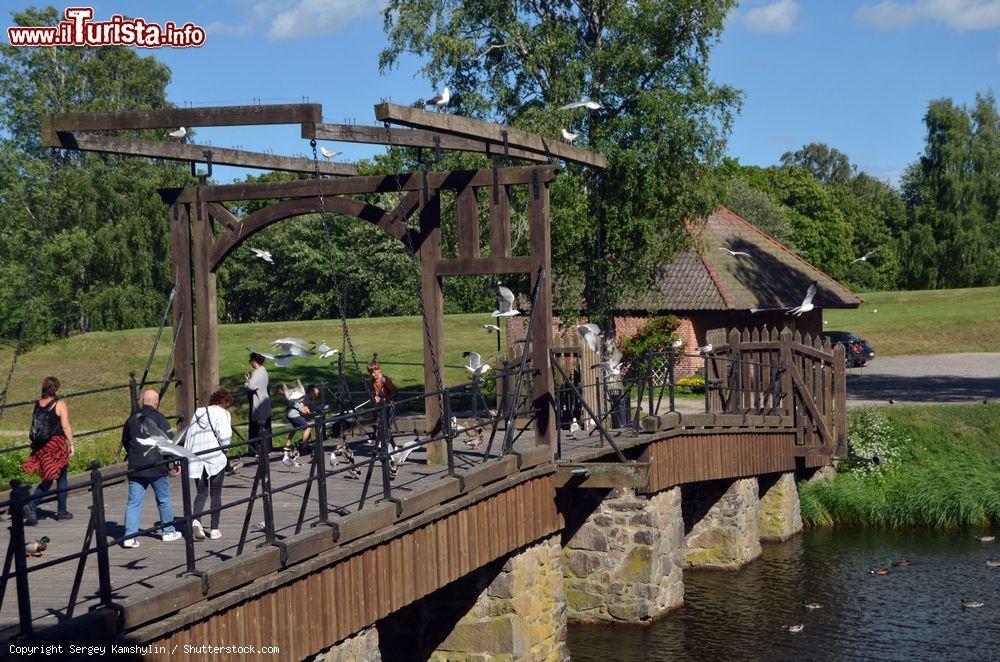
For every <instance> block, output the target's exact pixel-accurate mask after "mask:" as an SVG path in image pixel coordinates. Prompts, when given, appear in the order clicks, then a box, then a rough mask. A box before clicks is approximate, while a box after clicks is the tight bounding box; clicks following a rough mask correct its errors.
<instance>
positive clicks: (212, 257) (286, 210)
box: [208, 191, 420, 273]
mask: <svg viewBox="0 0 1000 662" xmlns="http://www.w3.org/2000/svg"><path fill="white" fill-rule="evenodd" d="M419 207H420V195H419V192H416V191H413V192H411V193H409V194H407V195H406V196H405V197H404V198H403V200H402V202H400V203H399V205H397V206H396V208H395V209H393V210H392V211H391V212H387V211H385V210H384V209H382V208H381V207H377V206H375V205H372V204H368V203H367V202H361V201H359V200H351V199H350V198H332V197H331V198H324V199H322V200H320V198H319V197H313V198H295V199H292V200H285V201H283V202H277V203H275V204H273V205H268V206H267V207H264V208H263V209H260V210H258V211H255V212H254V213H252V214H250V215H249V216H247V217H246V218H245V219H243V220H242V221H240V220H239V219H237V218H236V216H235V215H233V213H232V212H230V211H229V210H228V209H226V208H225V207H224V206H222V205H221V204H217V203H209V205H208V208H209V213H210V214H211V216H212V218H213V219H215V220H216V221H218V222H219V223H221V224H222V225H224V226H225V227H226V228H228V231H227V232H225V233H224V234H221V235H219V237H218V238H217V239H216V240H215V241H214V242H213V244H212V248H211V251H210V252H209V262H208V269H209V271H211V272H212V273H214V272H215V271H216V270H217V269H218V268H219V265H220V264H222V262H223V260H225V259H226V257H227V256H228V255H229V254H230V253H232V252H233V251H234V250H236V249H237V248H239V247H240V245H241V244H243V242H245V241H246V240H247V239H249V238H250V237H252V236H253V235H255V234H256V233H258V232H260V231H261V230H263V229H264V228H266V227H268V226H269V225H272V224H274V223H277V222H278V221H283V220H285V219H286V218H292V217H293V216H301V215H303V214H318V213H323V212H325V213H328V214H341V215H344V216H353V217H355V218H360V219H361V220H363V221H368V222H369V223H371V224H372V225H375V226H378V227H379V228H381V229H382V230H383V231H384V232H385V233H386V234H388V235H389V236H391V237H394V238H395V239H398V240H400V241H401V242H403V243H404V244H407V245H408V246H412V247H413V248H414V249H416V248H417V247H418V246H419V244H420V235H419V233H418V232H416V231H414V230H413V229H411V228H410V227H409V226H408V225H407V224H406V219H407V218H409V217H410V216H411V215H412V214H413V213H414V212H416V211H417V209H419Z"/></svg>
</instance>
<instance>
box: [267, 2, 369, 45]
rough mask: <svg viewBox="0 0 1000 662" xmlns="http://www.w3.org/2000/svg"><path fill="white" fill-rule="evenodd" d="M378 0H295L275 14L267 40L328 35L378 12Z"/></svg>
mask: <svg viewBox="0 0 1000 662" xmlns="http://www.w3.org/2000/svg"><path fill="white" fill-rule="evenodd" d="M380 4H381V3H380V2H378V1H377V0H298V1H297V2H295V3H294V4H293V5H292V6H291V7H289V8H287V9H283V10H281V11H280V12H278V13H277V15H275V16H274V18H273V20H272V21H271V25H270V27H269V28H268V31H267V37H268V39H297V38H299V37H315V36H318V35H324V34H330V33H331V32H336V31H338V30H340V29H341V28H343V27H345V26H346V25H347V24H348V23H350V22H351V21H354V20H355V19H358V18H364V17H367V16H371V15H374V14H375V13H376V12H378V9H379V6H380Z"/></svg>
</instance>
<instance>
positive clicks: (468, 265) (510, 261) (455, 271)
mask: <svg viewBox="0 0 1000 662" xmlns="http://www.w3.org/2000/svg"><path fill="white" fill-rule="evenodd" d="M530 272H531V258H530V257H528V256H517V257H480V258H475V259H462V258H458V259H448V260H438V262H437V267H436V269H435V273H437V275H438V276H484V275H488V274H524V273H530Z"/></svg>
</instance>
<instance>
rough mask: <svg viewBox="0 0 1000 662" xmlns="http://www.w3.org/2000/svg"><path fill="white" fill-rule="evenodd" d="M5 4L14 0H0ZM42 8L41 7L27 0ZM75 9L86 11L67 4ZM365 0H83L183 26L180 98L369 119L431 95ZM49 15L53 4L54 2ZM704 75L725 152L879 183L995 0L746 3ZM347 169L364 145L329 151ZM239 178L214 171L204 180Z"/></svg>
mask: <svg viewBox="0 0 1000 662" xmlns="http://www.w3.org/2000/svg"><path fill="white" fill-rule="evenodd" d="M3 4H4V6H5V7H6V8H8V9H17V8H21V7H24V6H27V5H28V4H36V3H21V2H10V1H9V0H8V1H5V2H4V3H3ZM37 4H41V3H37ZM77 4H85V3H77ZM379 4H380V3H379V1H378V0H376V1H374V2H373V1H371V0H282V1H278V0H202V1H200V2H184V1H180V0H174V1H173V2H170V3H163V2H151V1H131V2H126V1H124V0H118V1H115V2H112V1H106V0H95V1H94V2H92V3H90V5H91V6H93V7H94V9H95V12H96V16H97V18H99V19H100V18H107V17H108V16H110V15H111V14H112V13H123V14H126V15H129V16H136V17H142V18H144V19H147V20H150V21H155V22H158V23H163V22H164V21H167V20H173V21H175V22H177V23H184V22H186V21H193V22H195V23H197V24H199V25H202V26H203V27H205V28H206V29H207V31H208V37H207V40H206V43H205V45H204V46H202V47H201V48H196V49H185V50H172V49H161V50H156V51H147V52H148V53H150V54H152V55H154V56H155V57H157V58H159V59H161V60H162V61H163V62H165V63H166V64H167V65H169V66H170V68H171V70H172V71H173V74H174V78H173V82H172V83H171V85H170V88H169V96H170V99H171V100H172V101H173V102H175V103H176V104H178V105H182V104H185V103H189V104H194V105H229V104H239V103H251V102H252V100H253V99H255V98H259V99H260V100H261V102H263V103H288V102H299V101H302V100H303V97H308V99H309V100H310V101H313V102H319V103H322V104H323V109H324V116H325V119H326V120H327V121H333V122H339V121H342V120H344V119H345V118H352V119H353V120H355V121H357V122H358V123H361V124H370V123H372V122H373V120H374V115H373V112H372V105H373V104H375V103H377V102H378V101H379V100H380V99H382V98H389V99H392V100H394V101H399V102H404V103H408V102H410V101H412V100H414V99H416V98H421V97H427V96H429V95H430V94H431V93H432V92H433V90H432V89H431V86H430V84H429V82H428V81H425V80H423V79H422V78H420V77H419V76H418V75H417V70H418V69H419V64H420V63H419V62H416V61H414V60H405V61H404V62H403V63H402V64H401V66H399V67H398V68H397V69H396V70H394V71H393V72H390V73H389V74H387V75H384V76H383V75H380V74H379V72H378V53H379V51H380V49H381V48H382V47H383V46H384V43H385V38H384V36H383V33H382V19H381V16H380V15H379ZM57 6H58V7H59V8H60V9H62V8H63V5H57ZM712 67H713V77H714V78H715V79H716V80H717V81H719V82H726V83H729V84H732V85H734V86H736V87H738V88H740V89H742V90H743V92H744V95H745V98H744V107H743V111H742V114H741V115H740V117H739V118H738V120H737V121H736V123H735V126H734V129H733V132H732V135H731V136H730V140H729V153H730V155H731V156H734V157H737V158H738V159H739V160H740V161H741V162H742V163H745V164H758V165H770V164H773V163H775V162H777V160H778V158H779V157H780V156H781V154H782V153H783V152H785V151H787V150H789V149H796V148H798V147H799V146H801V145H803V144H805V143H808V142H813V141H819V142H826V143H828V144H830V145H832V146H834V147H837V148H838V149H840V150H842V151H844V152H846V153H847V154H848V155H849V156H850V157H851V159H852V160H853V161H854V162H855V163H857V164H858V165H859V166H860V167H862V168H863V169H865V170H867V171H869V172H870V173H872V174H874V175H876V176H879V177H882V178H888V179H891V180H893V181H895V179H896V178H897V177H898V175H899V174H900V172H901V171H902V170H903V168H905V167H906V165H907V164H908V163H910V162H912V161H913V160H914V159H915V158H916V156H917V154H918V153H919V152H920V149H921V146H922V144H923V137H924V132H923V125H922V121H921V119H922V117H923V114H924V111H925V110H926V106H927V103H928V101H929V100H931V99H934V98H938V97H945V96H947V97H952V98H954V99H956V100H957V101H959V102H963V103H968V102H971V101H972V100H973V99H974V97H975V93H976V92H977V91H985V90H987V89H989V88H993V89H994V90H997V91H1000V0H745V1H744V2H743V3H741V5H740V7H739V8H738V9H737V10H736V11H735V12H734V13H733V14H732V15H731V16H730V19H729V22H728V25H727V28H726V31H725V34H724V35H723V38H722V41H721V43H720V44H719V45H718V46H717V47H716V49H715V51H714V54H713V57H712ZM199 141H207V142H211V143H213V144H215V145H219V146H235V145H242V146H243V147H245V148H248V149H269V150H273V151H275V152H278V153H285V154H304V153H305V152H306V151H308V144H307V143H306V141H303V140H302V139H301V138H299V136H298V131H297V128H296V127H292V126H288V127H275V128H261V127H247V128H236V129H228V128H218V129H201V130H200V131H199ZM341 145H342V146H340V147H337V149H342V150H343V151H344V156H343V157H340V158H343V159H345V160H350V159H354V158H360V157H364V156H369V155H370V154H371V153H372V152H371V149H370V148H367V147H364V146H358V145H349V144H341ZM240 174H242V173H241V172H240V171H238V170H236V169H232V168H219V169H217V170H216V175H217V178H218V179H221V180H226V179H229V178H232V177H234V176H238V175H240Z"/></svg>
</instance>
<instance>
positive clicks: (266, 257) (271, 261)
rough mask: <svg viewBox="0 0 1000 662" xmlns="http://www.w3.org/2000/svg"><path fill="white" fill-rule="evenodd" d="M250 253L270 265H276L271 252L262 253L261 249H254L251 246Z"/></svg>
mask: <svg viewBox="0 0 1000 662" xmlns="http://www.w3.org/2000/svg"><path fill="white" fill-rule="evenodd" d="M250 252H251V253H253V254H254V256H256V257H259V258H260V259H262V260H264V261H265V262H267V263H268V264H274V258H273V257H271V252H270V251H262V250H261V249H259V248H254V247H252V246H251V247H250Z"/></svg>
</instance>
